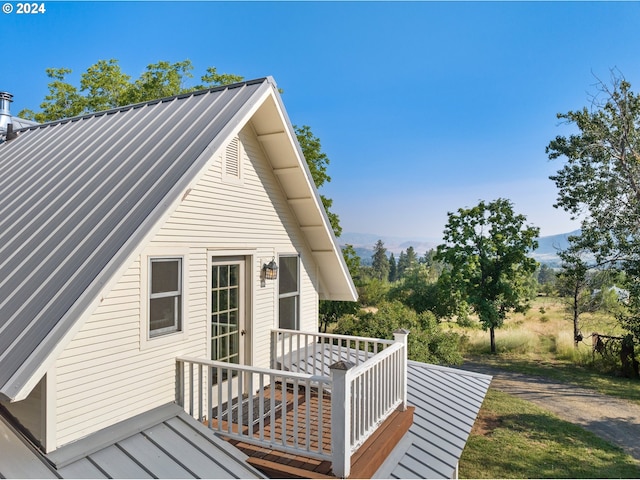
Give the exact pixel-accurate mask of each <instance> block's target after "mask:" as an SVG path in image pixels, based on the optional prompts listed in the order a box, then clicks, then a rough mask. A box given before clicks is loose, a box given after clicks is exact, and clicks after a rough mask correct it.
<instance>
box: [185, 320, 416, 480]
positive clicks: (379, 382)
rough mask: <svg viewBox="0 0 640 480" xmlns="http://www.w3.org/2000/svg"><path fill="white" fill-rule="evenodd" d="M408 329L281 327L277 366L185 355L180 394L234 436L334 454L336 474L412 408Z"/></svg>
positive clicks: (327, 456)
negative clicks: (384, 332)
mask: <svg viewBox="0 0 640 480" xmlns="http://www.w3.org/2000/svg"><path fill="white" fill-rule="evenodd" d="M407 334H408V332H404V331H403V332H398V333H397V334H396V335H395V340H381V339H371V338H363V337H349V336H341V335H329V334H317V333H309V332H298V331H293V330H274V331H273V332H272V344H271V346H272V354H271V358H272V367H274V368H272V369H264V368H258V367H249V366H243V365H236V364H229V363H224V362H214V361H207V360H200V359H196V358H188V357H180V358H178V359H177V375H176V384H177V387H176V400H177V402H178V404H180V405H182V406H183V407H184V408H185V409H186V410H187V411H188V412H189V414H190V415H192V416H194V417H196V418H198V419H200V420H201V421H206V422H207V423H208V425H209V427H210V428H213V429H215V430H217V431H218V432H220V433H221V434H223V435H225V436H227V437H229V438H232V439H235V440H239V441H243V442H246V443H251V444H256V445H261V446H265V447H268V448H272V449H276V450H281V451H284V452H290V453H295V454H300V455H306V456H309V457H312V458H318V459H322V460H329V461H331V462H332V468H333V473H334V475H336V476H338V477H347V476H348V475H349V471H350V465H351V455H352V454H353V453H354V452H355V451H356V450H357V449H358V448H359V447H360V446H361V445H362V444H363V443H364V442H365V441H366V440H367V438H369V437H370V436H371V434H372V433H373V432H374V431H375V430H376V429H377V428H378V427H379V426H380V425H381V424H382V423H383V422H384V421H385V419H386V418H387V417H388V416H389V415H390V414H391V413H392V412H393V411H394V410H395V409H396V408H398V407H401V408H402V409H406V399H407V380H406V379H407ZM218 379H220V380H221V381H218ZM278 391H279V393H278ZM287 391H288V392H289V393H290V394H291V395H290V397H291V398H292V399H293V400H292V402H290V403H289V404H286V392H287ZM329 394H330V397H331V408H330V412H326V411H323V408H325V407H323V402H322V399H323V398H324V397H325V396H326V395H329ZM279 395H282V399H284V400H280V399H279V398H280V397H279ZM312 398H314V399H315V400H317V401H313V402H312ZM323 415H324V417H325V418H326V417H327V416H330V426H331V429H330V432H331V434H330V436H331V439H330V440H331V441H330V445H331V448H330V450H329V449H328V448H327V447H323V443H324V444H328V443H329V442H327V441H325V442H323V440H328V437H329V429H328V428H327V423H326V422H323V420H322V419H323ZM312 418H316V419H318V421H317V422H312V420H311V419H312ZM287 419H289V420H290V421H291V423H288V422H287ZM275 426H278V427H279V428H280V430H281V434H279V435H276V434H275V428H274V427H275ZM267 427H268V428H267Z"/></svg>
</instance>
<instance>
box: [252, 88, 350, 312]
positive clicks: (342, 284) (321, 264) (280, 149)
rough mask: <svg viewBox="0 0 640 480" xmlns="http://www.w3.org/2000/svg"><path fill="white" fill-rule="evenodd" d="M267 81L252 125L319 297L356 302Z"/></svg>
mask: <svg viewBox="0 0 640 480" xmlns="http://www.w3.org/2000/svg"><path fill="white" fill-rule="evenodd" d="M269 80H270V81H271V82H272V83H271V85H272V90H271V92H270V94H269V95H268V96H267V98H265V99H264V101H263V102H261V103H260V106H259V108H258V109H257V110H256V111H255V113H254V114H253V116H252V118H251V124H252V126H253V128H254V131H255V132H256V135H257V137H258V140H259V141H260V144H261V145H262V148H263V150H264V152H265V153H266V155H267V158H268V159H269V162H270V164H271V168H272V170H273V173H274V174H275V176H276V178H277V179H278V182H279V183H280V185H281V187H282V190H283V192H284V193H285V195H286V198H287V204H288V205H289V207H290V209H291V211H292V212H293V214H294V216H295V218H296V219H297V222H298V225H299V227H300V229H301V231H302V233H303V234H304V237H305V240H306V243H307V245H308V247H309V249H310V250H311V253H312V255H313V257H314V259H315V261H316V264H317V265H318V272H319V276H320V286H319V295H320V298H321V299H322V300H343V301H356V300H357V298H358V294H357V291H356V288H355V285H354V284H353V280H352V279H351V275H350V274H349V270H348V268H347V266H346V263H345V261H344V258H343V255H342V251H341V249H340V247H339V246H338V242H337V240H336V237H335V235H334V233H333V229H332V228H331V223H330V221H329V218H328V216H327V214H326V211H325V209H324V206H323V205H322V200H321V199H320V195H319V193H318V190H317V188H316V186H315V184H314V182H313V177H312V176H311V172H310V170H309V167H308V165H307V162H306V160H305V158H304V155H303V153H302V149H301V148H300V145H299V143H298V140H297V137H296V134H295V131H294V129H293V126H292V124H291V122H290V121H289V118H288V117H287V114H286V111H285V109H284V106H283V104H282V100H281V98H280V95H279V93H278V90H277V86H276V85H275V82H273V80H272V79H269Z"/></svg>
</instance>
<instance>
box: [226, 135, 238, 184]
mask: <svg viewBox="0 0 640 480" xmlns="http://www.w3.org/2000/svg"><path fill="white" fill-rule="evenodd" d="M241 159H242V144H241V143H240V140H239V139H238V137H236V138H234V139H233V140H231V141H230V142H229V144H228V145H227V148H226V151H225V155H224V161H223V168H224V176H225V177H226V178H228V179H237V180H239V179H240V164H241V163H240V162H241Z"/></svg>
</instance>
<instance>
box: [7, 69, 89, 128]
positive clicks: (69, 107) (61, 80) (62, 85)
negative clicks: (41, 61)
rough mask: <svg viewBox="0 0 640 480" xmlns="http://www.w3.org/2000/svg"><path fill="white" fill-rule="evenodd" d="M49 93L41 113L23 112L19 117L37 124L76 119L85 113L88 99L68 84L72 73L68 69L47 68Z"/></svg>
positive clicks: (41, 106)
mask: <svg viewBox="0 0 640 480" xmlns="http://www.w3.org/2000/svg"><path fill="white" fill-rule="evenodd" d="M46 73H47V77H49V78H50V79H52V81H51V82H49V85H48V87H49V93H48V94H47V95H46V96H45V97H44V101H43V102H42V103H41V104H40V108H41V110H42V111H41V112H38V113H34V112H33V111H32V110H22V111H21V112H20V113H19V114H18V115H19V116H21V117H23V118H27V119H30V120H35V121H36V122H40V123H43V122H48V121H51V120H57V119H59V118H67V117H75V116H77V115H80V114H81V113H83V112H84V111H85V107H86V99H85V98H84V97H83V96H82V95H81V94H80V93H79V92H78V89H77V88H76V87H74V86H73V85H71V84H70V83H68V82H67V81H66V80H65V78H66V76H67V75H69V74H70V73H71V70H69V69H68V68H47V69H46Z"/></svg>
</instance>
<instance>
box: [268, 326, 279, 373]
mask: <svg viewBox="0 0 640 480" xmlns="http://www.w3.org/2000/svg"><path fill="white" fill-rule="evenodd" d="M277 356H278V332H274V331H273V330H271V367H270V368H271V369H272V370H275V369H276V361H277Z"/></svg>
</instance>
